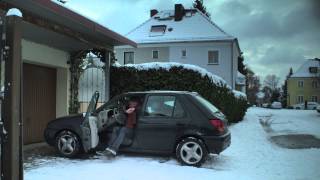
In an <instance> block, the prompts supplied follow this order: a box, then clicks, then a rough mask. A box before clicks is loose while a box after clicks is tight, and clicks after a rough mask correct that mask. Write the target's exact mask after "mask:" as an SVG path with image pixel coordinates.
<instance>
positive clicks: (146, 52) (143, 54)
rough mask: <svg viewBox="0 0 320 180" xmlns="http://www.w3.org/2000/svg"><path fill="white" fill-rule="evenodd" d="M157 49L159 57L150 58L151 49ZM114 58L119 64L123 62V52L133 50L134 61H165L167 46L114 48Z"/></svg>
mask: <svg viewBox="0 0 320 180" xmlns="http://www.w3.org/2000/svg"><path fill="white" fill-rule="evenodd" d="M155 50H156V51H158V52H159V54H158V56H159V58H158V59H152V51H155ZM115 51H116V59H117V60H118V62H119V63H120V64H124V52H134V61H135V62H134V63H135V64H140V63H146V62H153V61H156V62H167V61H168V59H169V48H168V47H139V48H130V47H128V48H116V49H115Z"/></svg>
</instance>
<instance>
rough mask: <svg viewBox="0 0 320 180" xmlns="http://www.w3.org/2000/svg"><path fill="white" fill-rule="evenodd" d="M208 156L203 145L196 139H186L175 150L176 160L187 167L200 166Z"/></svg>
mask: <svg viewBox="0 0 320 180" xmlns="http://www.w3.org/2000/svg"><path fill="white" fill-rule="evenodd" d="M207 155H208V151H207V149H206V147H205V145H204V143H203V142H202V141H201V140H200V139H197V138H193V137H188V138H185V139H183V140H182V141H180V142H179V143H178V145H177V148H176V157H177V160H178V161H179V162H180V163H181V164H183V165H187V166H196V167H199V166H201V165H202V164H203V163H204V162H205V160H206V158H207Z"/></svg>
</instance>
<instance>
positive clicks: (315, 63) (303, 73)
mask: <svg viewBox="0 0 320 180" xmlns="http://www.w3.org/2000/svg"><path fill="white" fill-rule="evenodd" d="M310 67H317V68H318V73H310V70H309V68H310ZM317 74H318V75H319V74H320V59H308V60H307V61H306V62H305V63H304V64H303V65H302V66H300V68H299V69H298V70H297V71H296V72H295V73H293V74H292V75H291V76H290V77H314V76H316V75H317Z"/></svg>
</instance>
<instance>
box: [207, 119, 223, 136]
mask: <svg viewBox="0 0 320 180" xmlns="http://www.w3.org/2000/svg"><path fill="white" fill-rule="evenodd" d="M210 124H211V125H212V126H213V127H214V128H216V129H217V130H218V131H219V133H223V131H224V123H223V122H222V121H221V120H220V119H211V120H210Z"/></svg>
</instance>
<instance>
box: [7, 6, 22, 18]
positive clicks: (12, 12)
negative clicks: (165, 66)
mask: <svg viewBox="0 0 320 180" xmlns="http://www.w3.org/2000/svg"><path fill="white" fill-rule="evenodd" d="M6 16H18V17H22V12H21V11H20V10H19V9H17V8H11V9H9V10H8V12H7V14H6Z"/></svg>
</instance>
